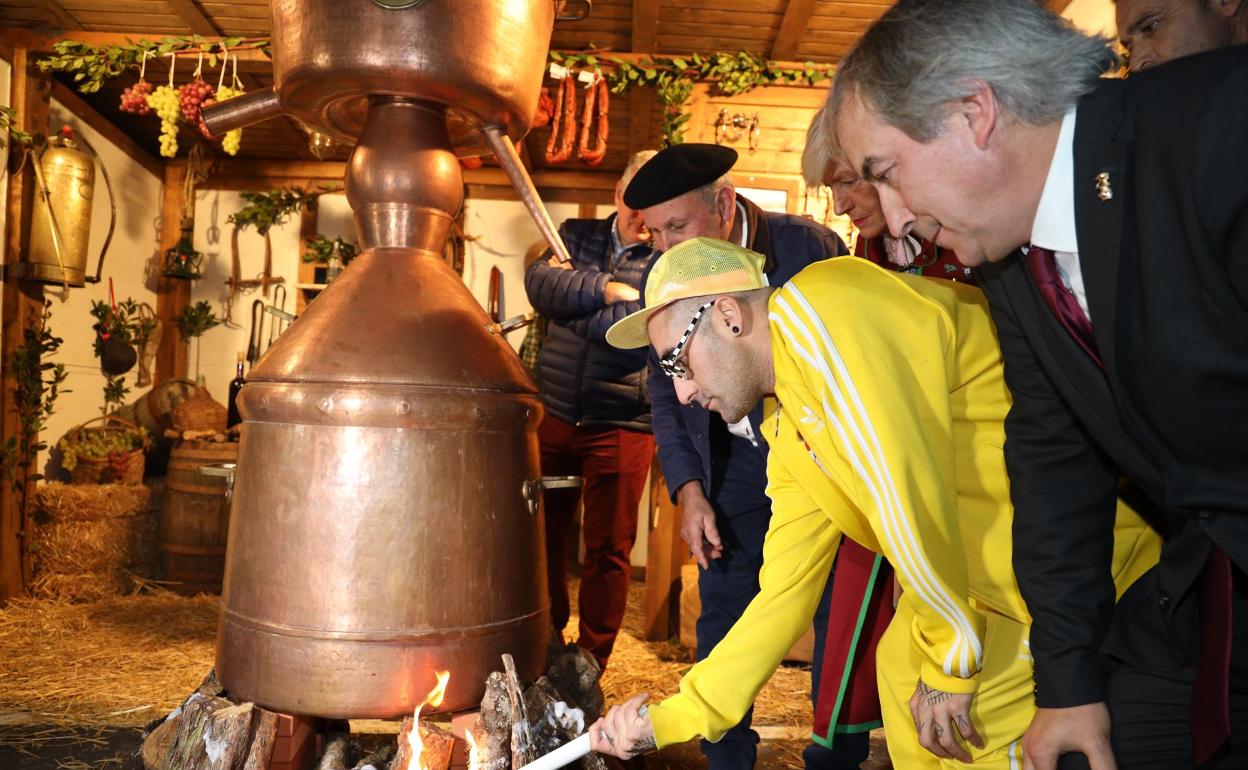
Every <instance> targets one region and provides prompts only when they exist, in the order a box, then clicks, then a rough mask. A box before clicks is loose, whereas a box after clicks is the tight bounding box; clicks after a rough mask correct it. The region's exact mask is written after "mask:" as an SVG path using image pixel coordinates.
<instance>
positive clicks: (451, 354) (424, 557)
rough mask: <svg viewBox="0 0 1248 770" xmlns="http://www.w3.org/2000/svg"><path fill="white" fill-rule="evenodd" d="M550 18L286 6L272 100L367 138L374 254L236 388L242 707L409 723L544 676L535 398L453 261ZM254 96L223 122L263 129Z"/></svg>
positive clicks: (222, 668) (222, 655) (228, 599)
mask: <svg viewBox="0 0 1248 770" xmlns="http://www.w3.org/2000/svg"><path fill="white" fill-rule="evenodd" d="M553 7H554V4H553V2H552V0H453V2H452V0H426V2H424V3H421V4H418V5H416V6H415V7H412V8H409V9H407V10H401V11H389V10H384V9H381V8H380V7H378V6H377V5H375V4H374V3H373V2H372V0H319V1H318V2H308V0H300V1H296V0H277V2H275V3H274V8H273V23H274V65H275V75H276V82H277V86H276V90H275V91H274V92H273V93H271V94H269V96H268V98H269V99H270V105H269V107H268V108H265V109H271V108H272V107H273V105H274V104H278V103H279V102H280V107H281V110H280V111H288V112H294V113H295V114H302V115H305V116H306V117H308V118H309V119H311V120H313V121H314V122H315V123H317V124H319V125H321V126H323V127H325V128H328V129H331V130H335V131H337V132H340V133H342V134H348V135H355V134H358V135H359V139H358V142H357V144H356V148H355V151H354V152H353V154H352V157H351V161H350V163H349V165H348V171H347V178H346V187H347V197H348V200H349V201H350V203H351V206H352V209H353V210H354V212H355V219H356V226H357V229H358V231H359V235H360V241H361V245H362V246H363V248H364V252H363V253H362V254H361V255H360V256H359V257H358V258H356V260H355V261H354V262H352V263H351V265H350V266H349V267H348V268H347V269H346V270H345V271H344V272H343V273H342V275H340V276H339V277H338V278H337V279H336V280H335V281H334V282H333V283H332V284H330V286H329V287H328V288H327V289H326V290H325V291H323V292H322V293H321V295H320V296H319V297H318V298H317V299H316V300H315V301H314V302H312V303H311V305H310V306H309V307H308V309H307V310H306V311H305V312H304V313H303V315H301V316H300V318H299V320H298V321H297V322H296V323H295V324H294V325H292V326H291V327H290V329H289V330H287V331H286V332H285V333H283V334H282V336H281V337H280V338H279V339H278V340H277V342H276V343H275V344H274V345H273V346H272V347H271V348H270V349H269V352H268V353H267V354H266V355H265V357H264V358H262V359H261V361H260V362H259V363H258V364H257V365H256V367H255V368H254V369H253V370H252V372H251V374H250V376H249V379H248V382H247V384H246V385H245V386H244V387H243V390H242V393H241V396H240V398H239V411H240V412H241V414H242V416H243V420H244V422H243V431H242V440H241V443H240V447H239V458H238V471H237V478H236V480H235V484H234V496H233V504H232V508H231V518H230V533H229V543H228V548H227V558H226V574H225V583H224V591H223V595H222V619H221V626H220V633H219V638H218V647H217V670H218V674H219V675H220V678H221V682H222V684H223V685H224V686H225V687H226V688H227V689H228V690H229V691H230V692H231V694H233V695H235V696H237V697H239V698H242V699H245V700H253V701H255V702H257V703H259V704H261V705H263V706H266V707H268V708H270V709H274V710H278V711H282V712H287V713H295V714H306V715H314V716H323V717H332V718H367V717H383V718H384V717H395V716H399V715H401V714H404V713H407V712H410V711H411V710H412V709H413V708H414V707H415V706H416V705H417V704H419V703H420V702H421V700H422V699H423V697H424V695H425V694H426V693H427V692H428V690H429V689H430V688H431V687H432V685H433V683H434V678H433V672H434V671H435V670H437V669H447V670H449V671H451V674H452V675H451V680H450V686H449V688H448V690H447V693H446V698H445V700H444V701H443V703H442V706H441V708H442V710H459V709H464V708H470V707H473V706H475V705H476V704H477V703H478V702H479V700H480V697H481V694H482V691H483V688H484V684H485V678H486V676H487V675H488V673H489V672H490V671H492V670H495V669H497V668H498V667H499V664H500V661H499V656H500V655H501V654H502V653H504V652H509V653H511V654H512V655H513V656H514V657H515V658H516V663H517V667H518V668H519V669H520V674H521V676H522V677H526V678H533V677H535V676H536V675H537V674H538V673H539V672H540V671H541V670H542V668H543V667H544V664H545V660H546V648H547V644H548V642H549V638H550V617H549V601H548V598H547V592H546V579H545V555H544V535H543V522H542V517H541V514H540V511H537V510H536V506H534V505H533V503H534V489H535V484H534V482H535V480H536V479H537V477H538V448H537V439H536V426H537V424H538V422H539V421H540V419H541V414H542V409H541V404H540V402H539V401H538V399H537V396H536V393H535V388H534V385H533V383H532V381H531V379H530V378H529V376H528V374H527V372H526V370H525V369H524V367H523V365H522V364H521V363H520V361H519V359H518V358H517V357H516V355H515V354H514V352H513V351H512V350H511V349H510V347H509V346H508V345H507V343H506V342H505V341H504V340H502V339H501V338H500V337H499V336H498V334H497V332H496V331H492V329H496V328H497V327H494V326H492V325H491V324H490V319H489V318H488V317H487V316H486V314H485V311H484V310H482V308H481V307H480V305H478V304H477V302H476V301H475V300H474V299H473V298H472V296H471V295H470V294H469V292H468V290H467V288H466V287H465V286H464V284H463V282H462V281H461V280H460V279H459V277H458V276H456V275H455V274H454V272H453V271H452V270H451V269H450V267H449V266H448V265H447V264H446V263H445V262H444V261H443V260H442V257H441V252H442V247H443V245H444V244H445V241H446V236H447V233H448V231H449V228H450V226H451V222H452V214H453V213H454V212H455V211H457V210H458V209H459V207H460V205H461V204H462V194H463V192H462V191H463V180H462V176H461V172H460V166H459V163H458V161H457V160H456V153H459V152H463V151H464V145H463V144H462V143H461V141H460V140H461V139H462V138H463V137H464V136H468V134H474V135H480V136H485V137H486V138H488V139H489V141H491V143H492V144H493V145H495V146H498V147H500V148H503V149H506V148H509V147H510V146H511V145H510V137H511V136H513V135H516V136H518V135H522V134H523V132H524V131H525V130H527V127H528V119H529V116H530V115H531V114H532V108H533V104H532V103H535V102H536V98H537V87H538V85H539V84H540V80H541V68H542V65H543V63H544V61H545V53H546V46H547V41H548V40H549V36H550V31H551V25H552V23H553V16H554V14H553ZM231 101H233V100H231ZM230 104H231V102H226V103H225V104H223V105H221V109H225V108H230ZM257 104H260V105H261V106H263V104H262V101H258V102H253V103H252V104H251V105H248V104H246V103H244V104H241V105H236V106H235V108H230V109H233V110H234V111H233V112H232V113H231V112H228V111H226V112H225V113H224V114H225V120H226V123H231V124H237V122H238V121H242V122H253V121H254V120H255V119H262V118H263V117H264V116H265V113H264V110H259V109H255V107H256V105H257ZM526 105H527V106H526ZM221 114H222V113H221V112H218V113H216V115H217V116H218V117H220V116H221ZM357 116H358V119H359V123H358V125H357V124H356V122H354V121H356V120H357ZM206 117H207V119H208V120H209V122H210V124H211V123H212V122H213V121H214V117H213V116H211V115H207V113H206ZM464 126H479V127H481V128H482V129H483V130H482V131H480V132H477V131H476V130H475V129H473V130H472V131H469V132H468V133H456V132H457V131H460V130H461V129H462V128H463V127H464ZM219 128H220V124H217V125H214V126H213V130H214V131H216V130H219ZM513 149H514V148H513ZM513 160H514V158H513ZM534 201H535V202H536V205H537V206H538V207H539V208H540V201H536V199H535V196H534Z"/></svg>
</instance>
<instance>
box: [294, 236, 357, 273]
mask: <svg viewBox="0 0 1248 770" xmlns="http://www.w3.org/2000/svg"><path fill="white" fill-rule="evenodd" d="M359 251H360V246H359V244H358V243H354V242H348V241H345V240H343V239H342V238H334V239H332V240H331V239H329V238H327V237H325V236H324V235H321V234H320V233H317V234H316V235H314V236H312V237H311V238H309V239H308V248H307V250H306V251H304V252H303V261H304V262H328V261H329V260H330V258H331V257H333V256H334V254H335V253H337V254H338V258H339V259H340V260H342V265H343V267H346V266H347V264H348V263H349V262H350V261H351V260H353V259H355V255H356V254H358V253H359Z"/></svg>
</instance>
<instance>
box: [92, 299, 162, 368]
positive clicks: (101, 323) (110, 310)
mask: <svg viewBox="0 0 1248 770" xmlns="http://www.w3.org/2000/svg"><path fill="white" fill-rule="evenodd" d="M91 316H92V317H93V318H94V319H95V325H94V326H93V327H92V328H93V329H94V330H95V342H94V350H95V355H96V357H97V358H98V357H99V356H100V355H101V353H102V352H103V346H104V341H105V340H107V339H110V338H112V337H116V338H118V339H120V340H121V341H122V342H124V343H126V344H127V345H135V346H140V345H142V344H143V343H144V342H145V341H146V340H147V338H148V336H149V335H150V334H151V333H152V332H153V331H155V330H156V319H155V318H144V317H143V315H142V313H140V312H139V303H137V302H135V301H134V300H133V299H131V298H130V297H127V298H126V299H123V300H122V301H121V302H118V303H117V307H116V308H114V307H113V306H112V305H110V304H109V303H107V302H103V301H101V300H98V299H93V300H91Z"/></svg>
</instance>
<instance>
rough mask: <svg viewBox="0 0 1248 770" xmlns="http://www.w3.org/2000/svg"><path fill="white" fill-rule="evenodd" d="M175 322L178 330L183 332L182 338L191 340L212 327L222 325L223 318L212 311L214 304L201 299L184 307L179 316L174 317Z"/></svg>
mask: <svg viewBox="0 0 1248 770" xmlns="http://www.w3.org/2000/svg"><path fill="white" fill-rule="evenodd" d="M173 322H174V323H175V324H176V325H177V327H178V332H180V333H181V334H182V339H183V340H186V341H190V340H191V339H193V338H195V337H199V336H200V335H202V334H203V333H204V332H206V331H208V330H209V329H211V328H212V327H214V326H218V325H220V323H221V319H220V318H217V316H216V314H215V313H213V312H212V305H210V304H209V303H208V302H207V301H206V300H200V301H199V302H196V303H195V304H194V305H187V306H186V307H184V308H182V312H181V313H178V317H177V318H175V319H173Z"/></svg>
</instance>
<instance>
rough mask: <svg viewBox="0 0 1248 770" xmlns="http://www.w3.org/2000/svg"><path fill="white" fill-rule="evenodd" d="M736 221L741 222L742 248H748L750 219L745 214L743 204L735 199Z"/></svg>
mask: <svg viewBox="0 0 1248 770" xmlns="http://www.w3.org/2000/svg"><path fill="white" fill-rule="evenodd" d="M737 221H738V222H740V223H741V243H740V244H739V245H740V246H741V247H743V248H747V249H748V248H749V244H750V220H749V219H747V218H746V215H745V204H743V203H742V202H741V201H737Z"/></svg>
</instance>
